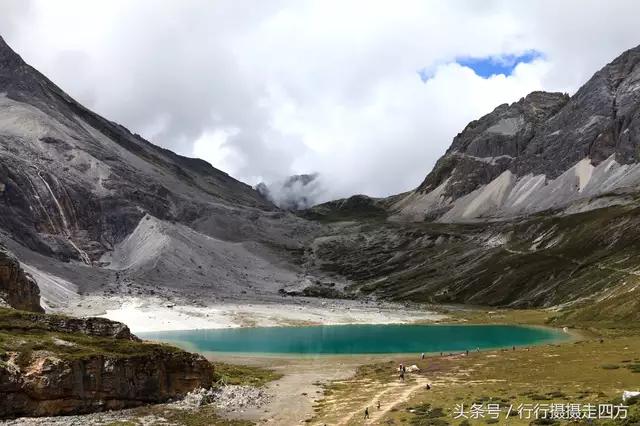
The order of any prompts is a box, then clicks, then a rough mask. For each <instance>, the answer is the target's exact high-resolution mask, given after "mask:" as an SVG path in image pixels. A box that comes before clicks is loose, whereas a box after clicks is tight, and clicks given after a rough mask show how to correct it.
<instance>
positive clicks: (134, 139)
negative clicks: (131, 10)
mask: <svg viewBox="0 0 640 426" xmlns="http://www.w3.org/2000/svg"><path fill="white" fill-rule="evenodd" d="M143 219H144V220H143ZM315 228H316V226H315V225H314V224H312V223H309V222H306V221H304V220H301V219H299V218H298V217H296V216H293V215H291V214H289V213H284V212H282V211H280V210H278V209H277V208H276V207H275V206H274V205H273V204H272V203H271V202H270V201H268V200H267V199H265V198H264V197H263V196H261V195H260V194H259V193H258V192H256V191H255V190H254V189H252V188H251V187H250V186H248V185H245V184H243V183H241V182H239V181H237V180H235V179H233V178H232V177H230V176H228V175H227V174H225V173H223V172H221V171H219V170H217V169H215V168H213V167H212V166H211V165H209V164H208V163H206V162H205V161H203V160H199V159H192V158H186V157H182V156H179V155H176V154H174V153H173V152H171V151H168V150H165V149H162V148H159V147H157V146H155V145H153V144H151V143H149V142H147V141H146V140H144V139H143V138H141V137H140V136H138V135H135V134H132V133H130V132H129V131H128V130H127V129H125V128H124V127H122V126H120V125H118V124H116V123H113V122H110V121H108V120H106V119H104V118H102V117H100V116H99V115H97V114H95V113H93V112H91V111H89V110H88V109H86V108H85V107H83V106H82V105H80V104H79V103H78V102H76V101H75V100H73V99H72V98H71V97H69V96H68V95H67V94H66V93H64V92H63V91H62V90H61V89H60V88H58V87H57V86H56V85H55V84H53V83H52V82H51V81H50V80H48V79H47V78H46V77H44V76H43V75H42V74H40V73H39V72H38V71H37V70H35V69H34V68H32V67H31V66H29V65H27V64H26V63H25V62H24V61H23V60H22V59H21V58H20V56H18V55H17V54H16V53H15V52H14V51H12V50H11V48H10V47H9V46H7V44H6V43H5V42H4V41H3V40H2V39H1V38H0V240H1V241H0V242H4V244H5V245H6V246H7V247H8V248H9V249H10V250H12V251H13V252H14V253H15V254H16V255H17V256H18V257H19V258H20V260H21V261H22V263H23V267H24V269H25V270H26V271H27V272H29V273H30V274H31V275H32V276H33V277H34V278H36V281H37V282H38V283H39V285H40V288H41V293H42V299H43V305H44V306H45V307H48V308H52V309H55V308H59V307H64V306H68V305H70V304H71V303H73V301H74V300H75V299H76V298H77V297H78V296H79V295H81V294H86V293H93V292H98V291H106V292H108V293H109V292H111V293H123V292H124V293H125V294H126V293H131V292H132V291H134V292H135V291H136V290H132V288H134V289H135V288H137V289H138V290H140V289H141V290H140V291H142V292H146V290H150V291H153V292H159V293H162V292H163V291H164V292H178V293H184V294H189V295H190V297H196V295H198V294H202V295H227V294H238V295H240V294H242V293H243V292H244V293H247V292H249V293H251V294H254V293H258V294H259V293H261V292H264V293H269V294H276V290H277V288H278V286H280V285H283V284H285V283H290V282H293V281H296V280H297V273H298V271H297V268H296V267H295V266H294V265H292V264H291V263H290V262H288V260H287V253H288V252H289V251H290V250H295V249H297V248H299V247H300V246H301V244H302V240H301V238H306V236H307V235H311V234H312V233H313V232H314V229H315ZM300 236H302V237H300ZM283 257H284V259H283ZM136 284H137V286H136ZM147 284H148V285H149V288H145V285H147ZM132 286H133V287H132ZM252 289H254V290H252Z"/></svg>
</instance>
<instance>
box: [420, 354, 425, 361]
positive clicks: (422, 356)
mask: <svg viewBox="0 0 640 426" xmlns="http://www.w3.org/2000/svg"><path fill="white" fill-rule="evenodd" d="M420 359H422V360H424V352H422V355H420Z"/></svg>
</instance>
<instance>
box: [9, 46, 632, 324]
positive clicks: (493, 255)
mask: <svg viewBox="0 0 640 426" xmlns="http://www.w3.org/2000/svg"><path fill="white" fill-rule="evenodd" d="M638 81H640V48H636V49H632V50H630V51H628V52H625V53H624V54H622V55H621V56H620V57H619V58H617V59H615V60H614V61H613V62H612V63H610V64H609V65H607V66H605V67H604V68H603V69H602V70H600V71H598V72H597V73H596V74H595V75H594V76H593V77H592V78H591V79H590V80H589V81H588V82H587V83H586V84H585V85H584V86H583V87H582V88H581V89H580V90H579V91H578V92H577V93H576V94H574V95H573V96H571V97H570V96H568V95H565V94H561V93H545V92H534V93H532V94H530V95H528V96H526V97H525V98H523V99H521V100H520V101H518V102H515V103H513V104H511V105H501V106H499V107H497V108H496V109H495V110H494V111H493V112H491V113H490V114H487V115H486V116H484V117H482V118H480V119H479V120H476V121H474V122H472V123H470V124H469V125H468V126H467V127H466V128H465V129H464V130H463V131H462V132H461V133H460V134H459V135H457V136H456V137H455V138H454V141H453V143H452V145H451V147H450V148H449V149H448V150H447V152H446V153H445V155H444V156H443V157H442V158H441V159H440V160H439V161H438V162H437V164H436V166H435V168H434V169H433V171H432V172H431V173H429V174H428V176H427V177H426V179H425V180H424V182H423V183H422V184H420V185H419V186H418V187H417V188H416V190H414V191H410V192H409V193H405V194H399V195H396V196H393V197H389V198H386V199H373V198H370V197H366V196H361V195H358V196H353V197H351V198H349V199H346V200H336V201H331V202H328V203H324V204H321V205H316V206H313V207H312V208H309V209H306V210H303V211H296V212H295V214H293V213H292V212H289V211H286V210H285V209H282V208H278V207H277V206H276V205H274V203H273V202H276V204H278V205H281V206H283V207H285V208H291V209H297V208H300V207H301V206H302V205H301V204H300V203H299V201H300V198H295V197H294V198H293V199H294V200H298V201H296V202H295V203H294V204H292V205H283V204H281V203H280V201H277V199H276V197H275V196H274V193H275V192H278V191H279V190H276V189H274V188H275V187H272V186H269V185H267V186H266V187H265V186H261V187H260V191H256V190H254V189H252V188H250V187H249V186H247V185H245V184H243V183H241V182H238V181H236V180H235V179H233V178H231V177H230V176H228V175H226V174H224V173H223V172H221V171H218V170H216V169H214V168H213V167H211V166H210V165H208V164H207V163H205V162H204V161H202V160H195V159H189V158H185V157H181V156H179V155H176V154H174V153H172V152H170V151H167V150H164V149H161V148H159V147H156V146H155V145H153V144H151V143H149V142H147V141H145V140H144V139H142V138H141V137H140V136H137V135H134V134H131V133H130V132H129V131H128V130H126V129H125V128H123V127H122V126H119V125H117V124H115V123H112V122H109V121H108V120H106V119H104V118H102V117H100V116H98V115H96V114H95V113H93V112H91V111H89V110H87V109H86V108H84V107H82V106H81V105H80V104H78V103H77V102H76V101H74V100H73V99H71V98H70V97H69V96H68V95H66V94H65V93H64V92H63V91H62V90H61V89H60V88H58V87H57V86H55V85H54V84H53V83H52V82H50V81H49V80H48V79H46V78H45V77H44V76H42V75H41V74H40V73H38V72H37V71H36V70H34V69H33V68H31V67H30V66H28V65H27V64H25V63H24V62H23V61H22V59H20V57H19V56H18V55H17V54H15V53H14V52H13V51H11V49H10V48H9V47H8V46H6V44H4V42H2V43H0V93H1V95H0V193H1V195H0V242H2V243H3V244H4V245H5V246H6V247H7V248H8V249H9V250H11V251H12V252H13V253H15V255H16V256H17V257H18V258H19V259H20V261H21V262H22V268H23V270H24V272H25V273H27V274H30V276H32V277H33V278H34V279H35V281H36V282H37V283H38V286H39V287H40V293H41V296H42V306H43V307H44V308H45V309H47V310H48V311H64V312H74V313H77V312H81V313H83V314H85V313H95V312H104V309H106V308H105V306H107V305H106V303H107V302H108V301H113V303H114V304H115V305H116V306H120V305H121V304H122V303H123V300H124V299H126V298H135V297H138V298H148V297H151V296H152V297H157V298H159V300H165V301H166V300H167V299H177V298H181V299H183V302H185V304H188V305H207V304H211V303H213V302H215V301H218V300H220V299H229V298H232V299H235V300H236V301H241V302H244V303H246V302H250V301H270V302H278V301H280V300H281V298H282V291H283V290H285V293H286V294H294V293H295V294H301V295H314V296H317V295H325V296H326V295H330V296H331V297H353V298H358V297H362V298H369V297H371V298H383V299H394V300H407V301H418V302H437V303H473V304H482V305H500V306H560V305H562V306H563V307H572V309H573V307H575V306H578V305H577V304H580V303H590V304H591V306H596V305H597V304H598V303H601V302H602V301H603V300H612V299H613V298H616V297H622V296H621V295H622V294H623V293H624V292H625V291H627V290H628V291H635V290H634V289H633V288H632V289H629V288H627V287H628V286H629V285H630V282H632V281H633V280H632V278H633V277H634V276H636V275H637V273H638V271H636V266H635V262H636V261H637V256H638V255H639V254H638V253H636V249H635V245H634V244H633V241H634V239H635V238H636V237H638V236H640V232H638V230H637V228H638V227H637V220H636V213H637V209H638V208H639V205H638V200H639V199H640V198H639V197H638V194H637V187H638V184H640V167H639V166H638V164H640V163H639V161H640V159H639V158H638V146H637V145H638V138H639V132H640V128H639V123H640V117H639V116H638V106H639V105H640V98H639V96H640V84H639V83H638ZM315 182H317V178H315V177H314V176H313V175H311V176H298V177H293V178H291V179H290V180H288V181H286V182H284V183H283V185H282V188H285V189H288V190H290V191H289V192H287V191H284V192H283V193H284V194H285V195H286V194H289V195H291V194H295V195H296V196H297V195H299V194H302V195H303V196H304V195H305V194H309V192H308V191H307V189H309V188H310V187H312V186H313V185H314V184H315ZM282 188H281V189H282ZM298 189H304V190H305V191H302V192H300V191H298ZM284 199H285V200H288V199H291V197H289V198H287V197H285V198H284ZM303 199H304V200H307V201H308V200H309V199H310V198H308V197H307V198H303ZM272 201H273V202H272ZM307 201H305V202H304V203H303V204H304V205H307V204H309V203H307ZM25 276H26V275H25ZM314 283H315V284H314ZM317 283H320V284H317ZM307 284H309V289H310V290H309V291H307V290H308V289H306V288H303V287H304V286H306V285H307ZM314 286H315V287H314ZM286 289H295V291H294V292H293V293H292V292H289V293H287V291H286ZM90 297H94V298H93V299H91V303H88V302H86V300H87V299H88V298H90ZM96 297H97V298H101V299H100V300H98V299H96ZM5 298H6V297H5ZM105 301H107V302H105ZM154 303H155V302H154ZM160 303H162V302H160ZM602 303H604V302H602ZM90 304H94V306H93V307H91V309H89V310H85V306H87V305H90ZM87 309H88V308H87ZM609 312H612V314H613V312H614V311H613V310H610V311H609ZM575 314H576V315H579V313H578V312H577V311H576V313H575ZM629 314H630V315H631V316H633V312H632V310H621V311H616V313H615V315H617V316H619V317H620V318H623V317H627V316H628V315H629Z"/></svg>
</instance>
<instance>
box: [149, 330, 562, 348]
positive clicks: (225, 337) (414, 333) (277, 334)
mask: <svg viewBox="0 0 640 426" xmlns="http://www.w3.org/2000/svg"><path fill="white" fill-rule="evenodd" d="M138 335H139V336H140V337H142V338H144V339H150V340H159V341H164V342H168V343H173V344H175V345H177V346H181V347H184V348H186V349H189V350H192V351H196V352H235V353H261V354H325V355H329V354H334V355H337V354H388V353H421V352H426V353H429V352H437V353H438V352H456V351H465V350H467V349H468V350H470V351H473V350H475V349H476V348H480V349H488V348H501V347H509V348H510V347H511V346H529V345H537V344H542V343H550V342H558V341H561V340H565V339H568V337H569V336H568V335H567V334H565V333H562V332H560V331H556V330H553V329H547V328H538V327H524V326H515V325H406V324H405V325H373V324H369V325H334V326H308V327H262V328H233V329H217V330H187V331H165V332H148V333H138Z"/></svg>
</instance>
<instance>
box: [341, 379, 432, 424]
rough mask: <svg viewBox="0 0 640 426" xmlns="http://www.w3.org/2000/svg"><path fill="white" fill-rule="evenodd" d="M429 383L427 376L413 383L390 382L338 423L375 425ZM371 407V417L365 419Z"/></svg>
mask: <svg viewBox="0 0 640 426" xmlns="http://www.w3.org/2000/svg"><path fill="white" fill-rule="evenodd" d="M427 383H429V379H427V378H426V377H419V376H418V377H416V378H415V380H414V381H413V382H412V383H388V384H387V385H386V386H385V388H384V389H383V390H382V391H381V392H378V393H376V394H375V395H374V396H373V397H372V398H371V399H370V400H368V401H367V402H366V403H365V404H363V405H361V406H360V408H359V409H358V410H357V411H355V412H351V413H348V414H346V415H345V416H343V417H342V418H341V419H339V420H338V422H337V423H336V424H337V425H341V426H346V425H356V424H358V425H359V424H363V425H375V424H378V423H379V421H380V420H381V419H382V418H383V417H384V416H385V414H387V413H388V412H389V411H391V409H392V408H393V407H395V406H396V405H398V404H400V403H403V402H405V401H407V400H408V399H409V397H410V396H411V395H412V394H413V393H414V392H416V391H418V390H419V389H421V388H424V387H425V385H426V384H427ZM378 401H380V403H381V406H380V410H378V409H377V408H375V407H376V406H377V403H378ZM367 407H368V408H369V419H367V420H365V419H364V410H365V408H367Z"/></svg>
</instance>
